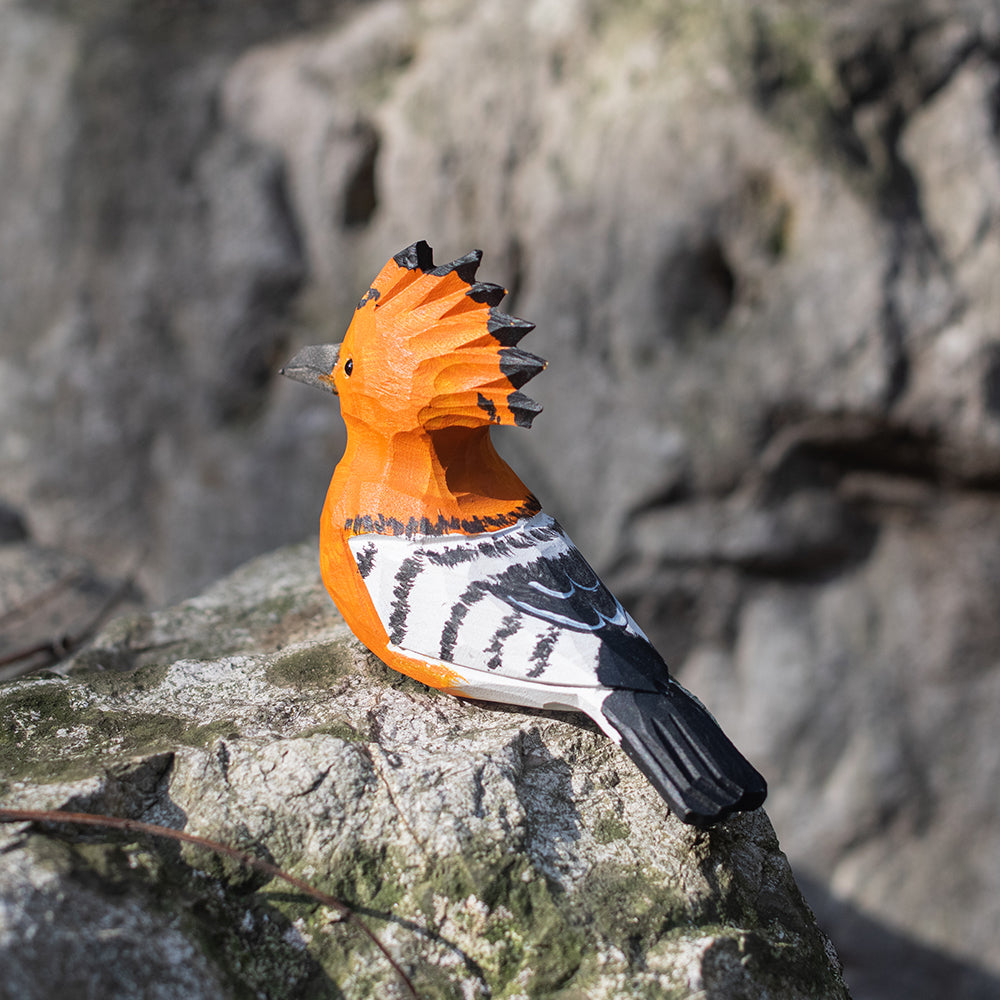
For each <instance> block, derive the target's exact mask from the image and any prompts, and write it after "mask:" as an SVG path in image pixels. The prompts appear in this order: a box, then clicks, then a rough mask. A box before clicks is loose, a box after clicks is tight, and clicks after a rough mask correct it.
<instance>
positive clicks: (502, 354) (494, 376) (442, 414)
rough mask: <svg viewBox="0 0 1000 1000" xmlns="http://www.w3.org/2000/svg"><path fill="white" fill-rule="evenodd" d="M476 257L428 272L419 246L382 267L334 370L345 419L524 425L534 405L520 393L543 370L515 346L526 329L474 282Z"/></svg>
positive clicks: (439, 425)
mask: <svg viewBox="0 0 1000 1000" xmlns="http://www.w3.org/2000/svg"><path fill="white" fill-rule="evenodd" d="M481 258H482V251H481V250H473V251H472V252H471V253H468V254H466V255H465V256H464V257H459V258H458V260H454V261H452V262H451V263H450V264H444V265H442V266H441V267H435V266H434V261H433V258H432V252H431V248H430V247H429V246H428V245H427V244H426V243H425V242H424V241H423V240H421V241H420V242H418V243H414V244H412V246H408V247H407V248H406V249H405V250H401V251H400V252H399V253H398V254H396V255H395V256H394V257H393V258H392V260H390V261H389V262H388V263H387V264H386V265H385V267H383V268H382V270H381V271H380V272H379V275H378V277H377V278H376V279H375V281H374V283H373V284H372V286H371V288H369V289H368V291H367V292H366V293H365V295H364V297H363V298H362V299H361V301H360V302H359V303H358V308H357V310H356V312H355V314H354V318H353V320H352V321H351V325H350V328H349V329H348V331H347V335H346V336H345V337H344V342H343V344H342V345H341V347H340V358H339V363H338V365H337V368H336V371H335V372H334V378H335V381H336V388H337V391H338V393H339V394H340V400H341V411H342V413H343V415H344V419H345V420H346V421H348V422H350V421H351V420H352V419H354V420H359V421H361V422H363V423H365V424H368V425H370V426H379V427H382V428H385V429H387V430H388V429H398V430H403V431H407V430H415V429H416V428H418V427H422V428H424V429H425V430H428V431H436V430H443V429H445V428H448V427H469V428H474V427H484V426H489V425H490V424H517V425H518V426H521V427H530V426H531V422H532V420H534V418H535V417H536V416H537V415H538V413H539V412H540V411H541V407H540V406H539V405H538V403H536V402H535V401H534V400H533V399H529V398H528V397H527V396H525V395H524V394H523V393H522V392H520V391H519V390H520V388H521V386H522V385H524V383H525V382H527V381H528V379H530V378H532V377H533V376H534V375H537V374H538V373H539V372H540V371H541V370H542V369H543V368H544V367H545V362H544V361H543V360H542V359H541V358H539V357H536V356H535V355H534V354H529V353H528V352H527V351H522V350H520V348H518V347H517V346H516V345H517V343H518V341H520V339H521V338H522V337H523V336H524V335H525V334H526V333H528V332H529V331H530V330H532V329H534V324H533V323H528V322H526V321H524V320H521V319H516V318H515V317H513V316H508V315H507V314H506V313H503V312H500V311H499V310H498V309H497V308H496V307H497V305H498V304H499V303H500V300H501V299H502V298H503V297H504V295H506V294H507V293H506V289H504V288H502V287H501V286H500V285H493V284H489V283H487V282H479V281H476V280H475V274H476V269H477V268H478V267H479V262H480V259H481Z"/></svg>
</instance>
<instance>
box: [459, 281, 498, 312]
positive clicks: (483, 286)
mask: <svg viewBox="0 0 1000 1000" xmlns="http://www.w3.org/2000/svg"><path fill="white" fill-rule="evenodd" d="M465 294H466V295H468V296H469V298H470V299H472V301H473V302H482V303H485V304H486V305H488V306H489V307H490V308H493V306H498V305H500V300H501V299H502V298H503V297H504V296H505V295H506V294H507V289H506V288H504V287H503V285H494V284H493V283H492V282H489V281H477V282H476V283H475V284H474V285H473V286H472V287H471V288H470V289H469V290H468V291H467V292H466V293H465Z"/></svg>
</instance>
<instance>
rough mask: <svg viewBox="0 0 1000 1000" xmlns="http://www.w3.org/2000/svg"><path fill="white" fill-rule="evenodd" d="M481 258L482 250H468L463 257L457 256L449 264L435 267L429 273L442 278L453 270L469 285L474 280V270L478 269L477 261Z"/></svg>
mask: <svg viewBox="0 0 1000 1000" xmlns="http://www.w3.org/2000/svg"><path fill="white" fill-rule="evenodd" d="M482 259H483V251H482V250H470V251H469V252H468V253H467V254H465V256H464V257H458V258H457V259H456V260H453V261H452V262H451V263H450V264H442V265H441V266H440V267H435V268H434V269H433V271H431V273H432V274H433V275H435V276H436V277H439V278H443V277H445V276H446V275H448V274H450V273H451V272H452V271H454V272H455V273H456V274H457V275H458V276H459V277H460V278H461V279H462V281H464V282H465V283H466V284H468V285H471V284H472V283H473V282H474V281H475V280H476V271H477V270H479V262H480V261H481V260H482Z"/></svg>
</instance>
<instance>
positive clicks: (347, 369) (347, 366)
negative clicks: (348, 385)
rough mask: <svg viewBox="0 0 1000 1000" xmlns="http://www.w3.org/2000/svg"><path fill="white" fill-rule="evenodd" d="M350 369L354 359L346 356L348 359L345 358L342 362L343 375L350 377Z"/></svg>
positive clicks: (352, 368)
mask: <svg viewBox="0 0 1000 1000" xmlns="http://www.w3.org/2000/svg"><path fill="white" fill-rule="evenodd" d="M352 371H354V359H353V358H348V359H347V360H346V361H345V362H344V375H345V376H346V377H347V378H350V377H351V372H352Z"/></svg>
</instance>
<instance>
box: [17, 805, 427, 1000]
mask: <svg viewBox="0 0 1000 1000" xmlns="http://www.w3.org/2000/svg"><path fill="white" fill-rule="evenodd" d="M0 823H61V824H72V825H75V826H96V827H101V828H103V829H106V830H121V831H122V832H124V833H130V834H142V835H145V836H150V837H165V838H167V839H168V840H175V841H178V842H180V843H186V844H195V845H197V846H198V847H204V848H206V849H207V850H209V851H213V852H214V853H216V854H221V855H224V856H226V857H229V858H233V859H234V860H236V861H238V862H239V863H240V864H242V865H246V866H247V867H248V868H253V869H254V870H256V871H259V872H262V873H263V874H265V875H267V876H269V877H270V878H276V879H281V880H282V881H284V882H287V883H288V884H289V885H292V886H294V887H295V888H296V889H298V890H299V891H300V892H302V893H304V894H305V895H307V896H311V897H312V898H313V899H315V900H317V901H318V902H320V903H322V904H323V905H324V906H329V907H332V908H333V909H335V910H336V911H337V912H338V913H339V914H340V915H341V916H342V917H343V918H344V920H345V922H349V923H353V924H354V925H355V926H356V927H357V928H358V929H359V930H360V931H361V933H362V934H364V935H365V937H367V938H368V940H369V941H371V942H372V944H374V945H375V947H376V948H378V950H379V951H380V952H382V954H383V955H384V956H385V959H386V961H387V962H388V963H389V964H390V965H391V966H392V968H393V971H394V972H395V973H396V975H398V976H399V978H400V979H401V980H402V982H403V983H404V984H405V985H406V989H407V991H408V992H409V994H410V996H411V997H413V1000H420V997H419V996H418V994H417V991H416V989H415V988H414V986H413V983H412V982H411V981H410V977H409V976H408V975H407V974H406V973H405V972H404V971H403V969H402V967H401V966H400V965H399V963H398V962H397V961H396V960H395V959H394V958H393V957H392V955H390V954H389V950H388V949H387V948H386V946H385V945H384V944H382V942H381V941H380V940H379V939H378V937H377V936H376V935H375V934H374V932H373V931H372V930H371V929H370V928H369V927H368V925H367V924H365V922H364V921H363V920H362V919H361V918H360V917H359V916H358V915H357V914H356V913H355V912H354V911H353V910H352V909H351V908H350V907H349V906H348V905H347V904H346V903H343V902H341V901H340V900H339V899H337V898H336V897H335V896H330V895H328V894H327V893H325V892H321V891H320V890H319V889H316V888H314V887H313V886H311V885H309V883H308V882H304V881H303V880H302V879H300V878H296V877H295V876H294V875H289V874H288V873H287V872H284V871H282V870H281V869H280V868H279V867H278V866H277V865H272V864H271V863H270V862H268V861H264V860H262V859H261V858H257V857H254V855H252V854H248V853H246V852H245V851H240V850H237V849H236V848H235V847H229V846H228V845H226V844H220V843H218V842H217V841H214V840H209V839H208V838H207V837H199V836H198V835H197V834H194V833H185V832H184V831H183V830H174V829H172V828H171V827H168V826H157V825H156V824H155V823H143V822H141V821H139V820H135V819H123V818H121V817H118V816H98V815H95V814H93V813H71V812H60V811H58V810H50V809H4V808H0Z"/></svg>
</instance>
